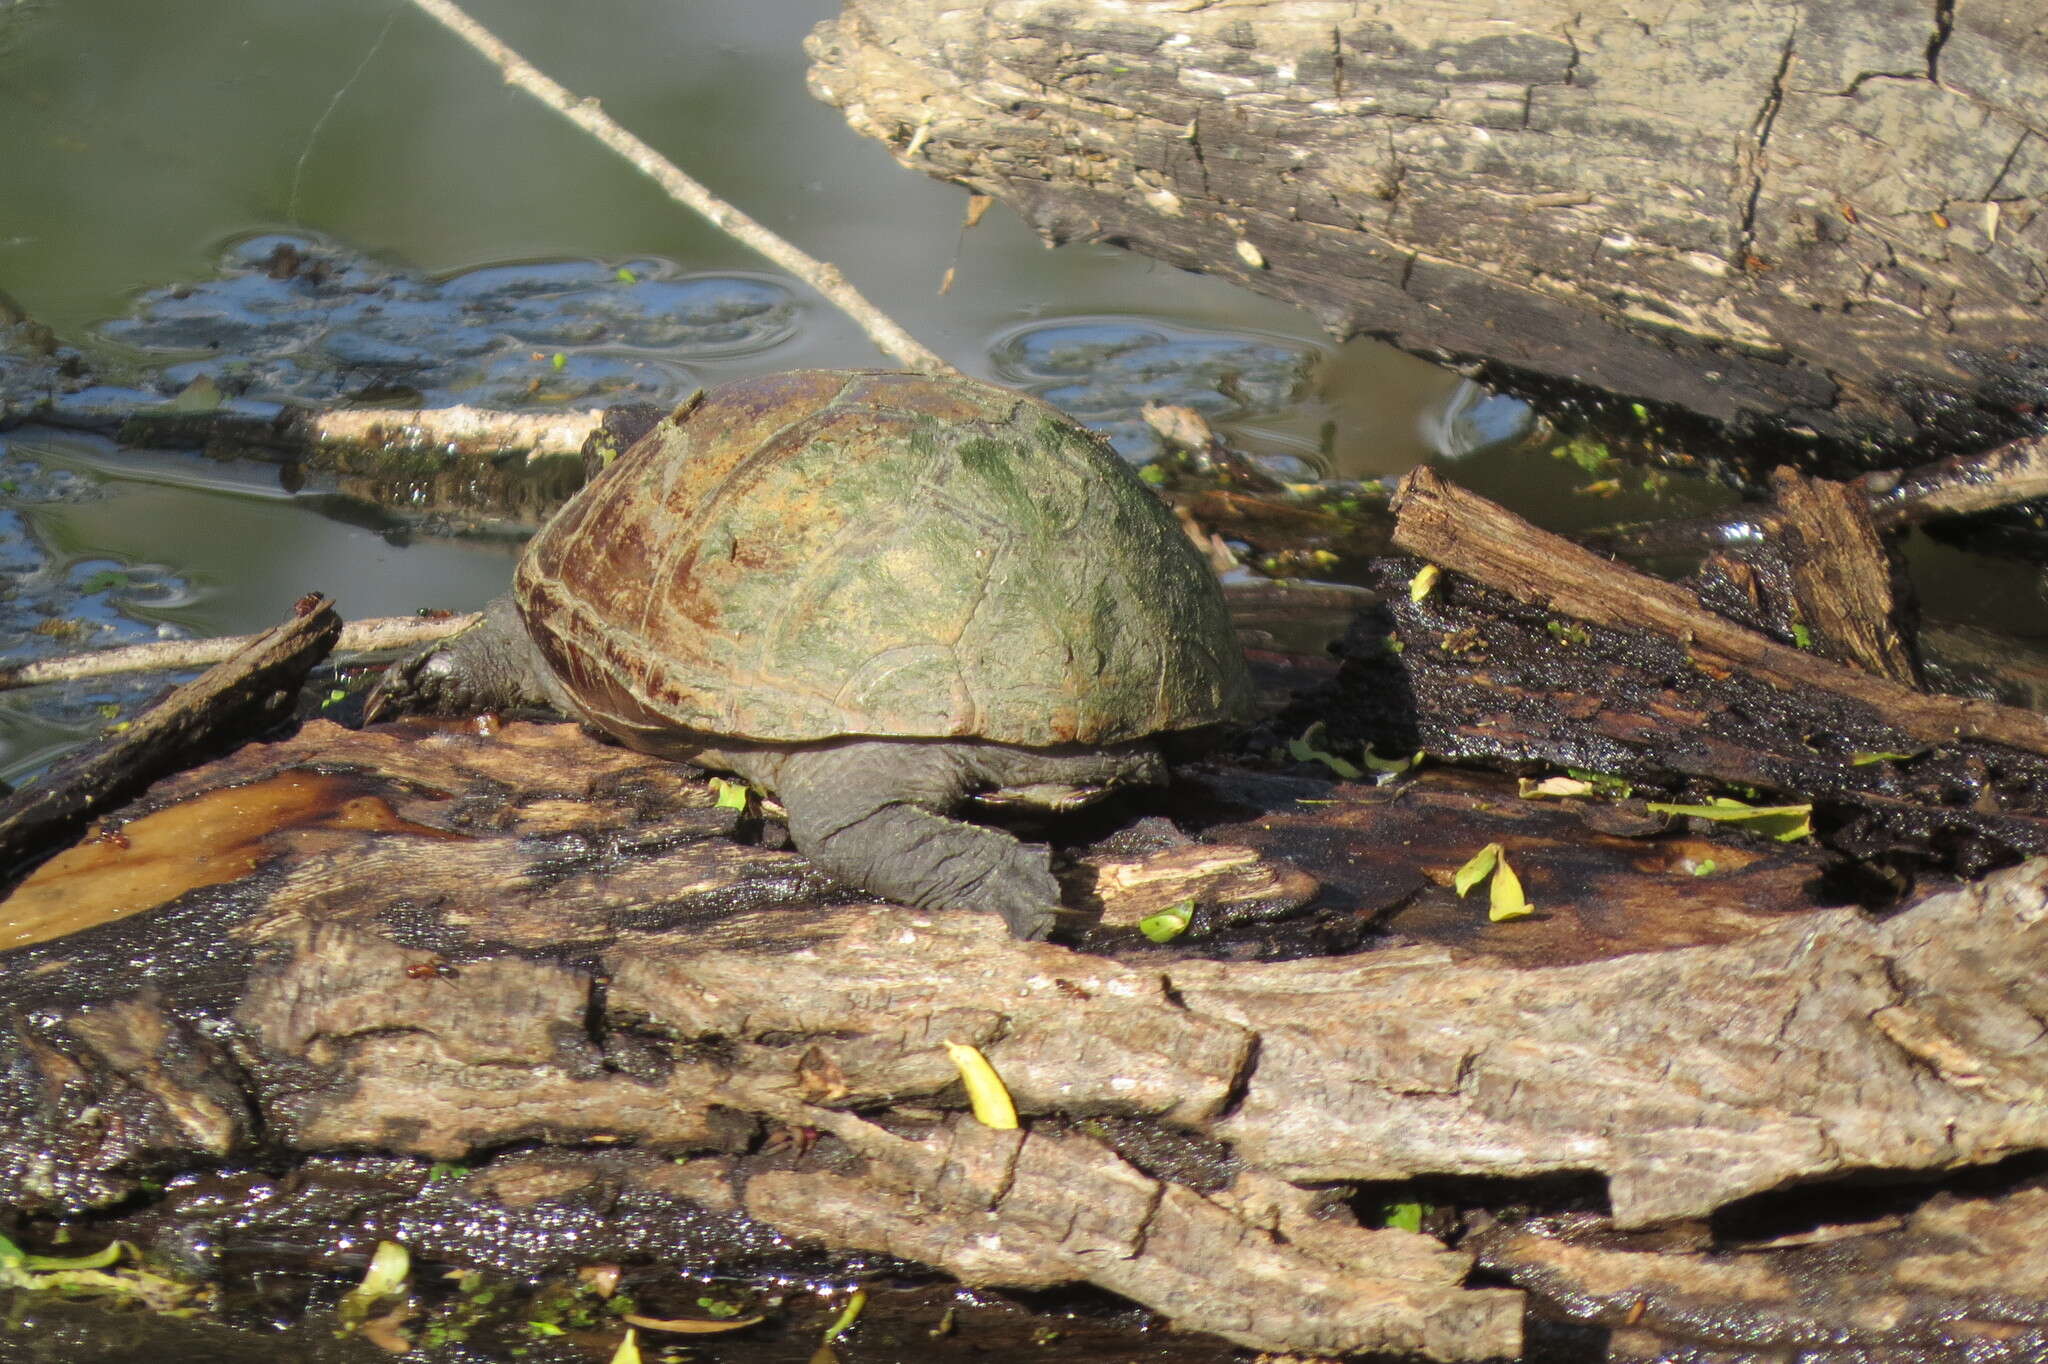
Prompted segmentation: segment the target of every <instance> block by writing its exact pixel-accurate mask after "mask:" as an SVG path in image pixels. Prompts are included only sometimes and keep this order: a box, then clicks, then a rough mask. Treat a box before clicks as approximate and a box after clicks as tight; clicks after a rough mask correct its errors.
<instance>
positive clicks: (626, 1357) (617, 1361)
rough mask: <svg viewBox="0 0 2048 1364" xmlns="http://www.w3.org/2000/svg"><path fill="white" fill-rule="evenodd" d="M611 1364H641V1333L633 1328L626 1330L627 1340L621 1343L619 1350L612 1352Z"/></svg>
mask: <svg viewBox="0 0 2048 1364" xmlns="http://www.w3.org/2000/svg"><path fill="white" fill-rule="evenodd" d="M611 1364H640V1333H639V1332H638V1331H636V1330H634V1329H633V1328H632V1327H630V1326H629V1327H627V1328H626V1338H625V1339H624V1340H622V1341H620V1342H619V1348H618V1349H616V1350H613V1351H612V1358H611Z"/></svg>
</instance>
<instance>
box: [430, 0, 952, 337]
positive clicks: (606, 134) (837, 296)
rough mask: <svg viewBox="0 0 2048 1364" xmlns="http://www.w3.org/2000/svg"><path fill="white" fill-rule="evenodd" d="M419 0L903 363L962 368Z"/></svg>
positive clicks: (510, 80) (460, 16)
mask: <svg viewBox="0 0 2048 1364" xmlns="http://www.w3.org/2000/svg"><path fill="white" fill-rule="evenodd" d="M413 3H414V4H415V5H418V6H419V7H420V8H421V9H423V10H425V11H426V12H427V13H428V14H430V15H432V16H433V17H434V18H436V19H438V20H440V21H441V23H443V24H445V25H446V26H447V27H448V28H449V29H451V30H453V31H454V33H455V34H456V35H457V36H459V37H460V38H461V39H462V40H463V41H464V42H466V43H468V44H469V45H470V46H471V47H473V48H475V49H476V50H477V51H478V52H480V53H482V54H483V55H484V57H485V58H486V59H488V60H489V61H490V62H491V63H492V64H493V65H494V66H496V67H497V68H498V69H499V70H500V71H502V72H504V73H505V82H506V84H508V85H516V86H518V87H519V88H520V89H521V90H524V91H525V92H526V93H527V94H529V95H532V96H533V97H534V98H535V99H537V100H539V101H540V102H541V103H542V104H545V105H547V106H548V108H550V109H553V110H554V111H555V112H556V113H558V114H560V115H561V116H562V117H563V118H566V119H568V120H569V121H570V122H571V123H574V124H575V125H576V126H577V127H579V128H581V129H583V131H585V132H587V133H589V134H590V135H591V136H592V137H594V138H596V139H597V140H598V141H600V142H602V143H604V145H605V146H607V147H610V148H611V149H612V150H613V151H615V152H617V153H618V154H619V155H620V156H623V157H624V158H625V159H626V160H627V161H629V162H631V163H632V165H633V168H634V169H635V170H638V171H639V172H640V173H641V174H642V175H645V176H646V177H647V178H649V179H650V180H652V181H654V182H655V183H656V184H657V185H660V186H661V187H662V189H663V190H665V191H666V192H667V193H668V197H669V198H671V199H673V200H675V201H676V202H677V203H679V204H681V205H683V206H684V207H686V208H689V209H692V210H694V211H696V212H697V213H700V214H702V215H703V216H704V217H705V218H706V219H708V220H709V221H710V222H711V224H712V225H713V226H715V227H717V228H719V229H720V230H721V231H723V232H725V233H726V234H728V235H729V236H731V237H733V238H734V239H735V240H737V241H739V242H741V243H742V244H744V245H746V246H749V247H751V248H753V249H754V250H756V251H758V252H760V253H761V254H762V255H764V256H766V257H767V258H768V259H769V260H771V261H774V262H775V263H776V264H777V265H779V266H781V267H782V268H783V269H785V270H787V271H789V273H790V274H792V275H795V276H796V277H797V278H798V279H800V280H802V281H803V282H804V283H806V284H808V285H810V286H811V287H812V288H813V289H816V290H817V291H818V292H819V293H821V294H823V295H824V296H825V297H826V298H827V299H828V300H830V301H831V303H832V304H833V305H834V306H835V307H837V308H838V309H839V310H840V311H841V312H843V313H845V314H846V315H847V316H848V317H850V318H852V319H853V320H854V321H855V322H857V323H859V324H860V327H861V330H863V331H865V332H866V333H867V334H868V336H869V337H870V338H871V339H872V340H873V341H874V343H875V344H876V345H877V346H879V347H881V348H882V350H883V352H884V353H885V354H887V355H889V356H890V357H891V358H892V359H894V360H896V361H897V362H898V363H899V364H902V365H905V366H907V367H909V368H911V369H916V370H923V371H924V372H925V373H927V374H953V373H957V372H958V371H956V370H955V369H954V367H953V366H952V365H949V364H947V363H946V362H945V361H944V360H942V359H940V358H939V357H938V356H937V355H936V354H934V353H933V352H932V351H929V350H927V349H926V348H925V347H924V346H923V345H922V344H920V343H919V342H918V340H917V338H916V337H914V336H912V335H911V334H910V333H909V332H907V331H905V330H904V329H903V328H902V327H900V326H898V325H897V324H896V323H895V321H894V320H892V319H891V318H890V317H889V316H888V315H887V314H885V313H884V312H883V311H882V310H881V309H880V308H877V307H876V306H875V305H874V304H872V303H870V302H868V301H867V299H865V298H863V297H862V296H861V294H860V291H859V290H857V289H855V288H854V287H853V286H852V285H851V284H849V283H847V282H846V277H845V276H844V275H842V274H840V273H839V269H838V267H837V266H834V265H829V264H827V263H826V262H824V261H821V260H819V259H817V258H816V257H814V256H811V255H809V254H807V253H806V252H804V251H801V250H799V249H797V248H796V247H795V246H792V245H791V244H790V243H789V242H787V241H784V240H783V239H782V238H781V237H778V236H776V235H775V234H774V233H773V232H770V231H769V230H768V229H767V228H765V227H763V226H762V225H761V224H760V223H757V222H755V221H754V220H753V219H752V218H749V217H748V216H747V215H746V214H744V213H742V212H740V211H739V210H738V209H737V208H734V207H733V206H732V205H731V204H729V203H727V202H725V200H723V199H721V198H719V197H718V196H717V195H715V194H713V193H712V192H711V191H710V190H708V189H706V188H705V187H704V186H703V185H700V184H698V183H697V182H696V181H695V180H693V179H691V178H690V177H689V176H688V175H685V174H684V173H683V172H682V170H681V169H680V168H678V167H677V166H676V165H675V163H674V162H672V161H670V160H668V158H666V157H664V156H663V155H662V154H661V153H660V152H657V151H656V150H654V148H652V147H650V146H648V145H647V144H646V143H645V142H642V141H641V140H640V139H639V138H637V137H635V136H633V134H631V133H629V132H627V131H626V130H625V129H624V128H622V127H620V126H619V124H618V123H616V122H614V121H613V119H612V118H611V116H610V115H608V114H606V113H605V112H604V110H603V109H601V108H599V107H598V103H597V101H596V100H595V99H580V100H579V99H577V98H576V97H575V96H574V95H572V94H570V93H569V92H568V91H567V90H564V89H563V88H562V87H561V86H560V85H557V84H556V83H555V82H554V81H552V80H550V79H548V77H547V76H545V75H543V74H542V73H541V72H540V71H539V70H538V69H537V68H536V67H535V66H534V65H533V64H532V63H531V62H528V61H527V60H526V59H525V58H524V57H521V56H520V55H519V54H518V53H517V52H515V51H513V50H512V49H511V48H510V47H507V46H506V45H505V44H504V43H503V42H502V41H501V40H500V39H499V38H498V37H497V36H496V35H495V34H493V33H492V32H491V31H490V30H489V29H487V28H485V27H484V26H483V25H482V24H479V23H478V22H477V21H476V20H474V19H472V18H470V17H469V15H467V14H465V13H464V12H463V11H462V9H461V7H460V6H458V5H455V4H452V3H451V2H450V0H413Z"/></svg>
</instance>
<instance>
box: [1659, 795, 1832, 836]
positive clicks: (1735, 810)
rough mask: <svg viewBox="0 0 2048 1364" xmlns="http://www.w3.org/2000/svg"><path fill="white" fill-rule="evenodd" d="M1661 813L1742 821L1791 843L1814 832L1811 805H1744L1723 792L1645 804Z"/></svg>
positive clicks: (1723, 821)
mask: <svg viewBox="0 0 2048 1364" xmlns="http://www.w3.org/2000/svg"><path fill="white" fill-rule="evenodd" d="M1645 808H1646V809H1648V810H1651V811H1653V812H1655V813H1657V814H1660V815H1688V816H1690V817H1692V818H1693V819H1709V820H1713V821H1714V822H1716V823H1719V824H1741V825H1745V826H1747V827H1749V828H1750V829H1752V830H1753V831H1755V832H1756V833H1760V834H1768V835H1770V836H1771V837H1772V838H1775V839H1777V840H1778V841H1779V842H1780V843H1792V842H1795V841H1797V840H1799V839H1802V838H1810V837H1811V836H1812V835H1813V806H1812V805H1811V804H1810V803H1809V804H1805V805H1745V804H1743V803H1742V802H1741V801H1739V800H1730V799H1729V798H1728V797H1726V796H1715V797H1714V798H1713V799H1712V800H1711V801H1709V802H1708V803H1707V804H1705V805H1674V804H1671V803H1669V802H1667V801H1658V800H1653V801H1651V802H1650V803H1649V804H1648V805H1647V806H1646V807H1645Z"/></svg>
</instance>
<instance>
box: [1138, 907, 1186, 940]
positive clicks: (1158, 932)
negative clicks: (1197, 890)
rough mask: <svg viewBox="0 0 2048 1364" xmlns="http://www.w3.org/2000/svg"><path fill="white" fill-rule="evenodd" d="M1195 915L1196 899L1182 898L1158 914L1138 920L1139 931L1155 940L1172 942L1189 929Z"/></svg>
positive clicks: (1148, 915)
mask: <svg viewBox="0 0 2048 1364" xmlns="http://www.w3.org/2000/svg"><path fill="white" fill-rule="evenodd" d="M1194 917H1195V902H1194V900H1193V899H1187V900H1180V901H1177V902H1176V903H1174V904H1170V905H1168V906H1167V907H1166V908H1165V909H1162V910H1160V911H1159V912H1158V913H1156V914H1147V915H1146V916H1145V917H1144V918H1142V919H1140V920H1138V931H1139V932H1140V933H1143V934H1144V935H1145V936H1146V937H1148V938H1150V939H1151V940H1152V941H1153V942H1172V941H1173V940H1174V939H1175V938H1178V937H1179V936H1180V935H1181V934H1183V933H1185V932H1187V931H1188V925H1189V924H1190V923H1192V922H1193V921H1194Z"/></svg>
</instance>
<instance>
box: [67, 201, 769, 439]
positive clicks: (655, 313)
mask: <svg viewBox="0 0 2048 1364" xmlns="http://www.w3.org/2000/svg"><path fill="white" fill-rule="evenodd" d="M801 317H802V308H801V305H800V304H799V303H798V301H797V299H796V296H795V294H794V293H793V292H792V290H791V289H790V288H789V287H788V286H786V285H785V284H783V283H782V282H781V281H779V280H777V279H775V278H773V277H771V276H766V275H751V274H738V273H732V274H690V273H688V272H685V271H683V270H682V269H681V268H680V267H678V266H676V265H675V264H674V263H672V262H669V261H664V260H658V259H652V258H647V259H637V260H633V261H629V262H627V263H625V264H623V265H611V264H606V263H604V262H600V261H589V260H561V261H528V262H521V263H516V264H507V265H489V266H482V267H479V268H477V269H474V270H465V271H462V272H460V273H458V274H455V275H451V276H448V277H445V278H441V279H433V278H428V277H426V276H423V275H415V274H409V273H406V272H403V271H398V270H393V269H389V268H387V267H385V266H382V265H380V264H378V263H377V262H375V261H373V260H371V259H369V258H368V257H366V256H363V255H361V254H360V253H357V252H353V251H350V250H349V249H348V248H346V247H343V246H341V245H339V244H337V243H334V242H330V241H327V240H324V239H322V238H319V237H316V236H313V235H310V234H286V233H275V232H273V233H264V234H261V235H258V236H254V237H248V238H244V239H242V240H240V241H237V242H233V243H231V244H230V245H229V246H228V247H227V248H226V249H225V250H224V251H223V252H222V255H221V261H220V271H219V274H218V275H217V276H216V277H215V278H214V279H211V280H208V281H205V282H202V283H198V284H182V285H172V286H167V287H164V288H160V289H153V290H150V291H149V292H147V293H145V294H143V295H142V296H141V297H140V298H138V299H137V300H136V303H135V307H134V309H133V311H132V312H131V313H130V315H129V316H127V317H124V318H118V319H115V320H113V321H110V322H107V323H104V324H103V325H102V326H101V327H100V328H99V331H100V334H101V335H102V336H104V337H106V338H107V339H109V340H112V341H117V342H120V343H121V344H123V345H127V346H131V347H134V348H135V349H137V350H140V351H143V352H146V353H154V354H157V355H178V356H182V357H188V358H185V359H182V360H181V361H179V362H178V363H173V364H169V365H167V366H165V367H164V368H162V369H161V370H160V371H159V373H158V376H157V380H158V383H159V385H160V386H161V387H162V388H163V390H164V391H166V392H175V391H177V390H178V389H180V388H182V387H183V386H184V385H186V384H189V383H191V382H192V381H193V380H195V379H198V378H201V377H208V378H211V379H213V380H214V381H215V382H216V383H218V384H219V385H220V386H221V388H222V390H223V391H224V392H226V393H229V394H232V395H238V396H239V395H247V396H252V397H258V398H267V399H274V400H286V399H293V400H298V401H302V402H314V403H328V402H333V401H335V400H337V399H341V398H345V397H348V396H349V395H351V394H355V393H361V392H377V393H388V392H390V391H391V390H394V389H407V390H412V391H415V392H417V393H418V394H419V397H420V401H421V402H422V403H423V404H424V405H426V406H430V407H439V406H447V405H451V404H455V403H479V404H495V405H504V404H507V403H512V402H518V403H534V402H553V403H574V404H583V405H591V404H595V405H610V404H613V403H620V402H652V403H665V402H673V401H675V400H677V399H678V398H680V397H682V396H683V395H684V394H686V393H688V392H689V391H690V390H691V389H692V388H695V387H696V386H697V378H696V376H695V375H694V374H693V373H692V372H691V371H690V369H689V368H688V366H687V364H686V363H685V362H687V361H688V360H690V359H693V358H711V357H720V358H724V357H730V356H736V355H746V354H751V353H755V352H760V351H766V350H769V349H771V348H773V347H774V346H777V345H780V344H782V343H783V342H785V341H787V340H788V339H790V337H792V336H794V335H795V333H796V330H797V327H798V325H799V323H800V321H801ZM656 352H658V354H657V353H656ZM195 353H204V355H203V358H189V357H194V356H195Z"/></svg>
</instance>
